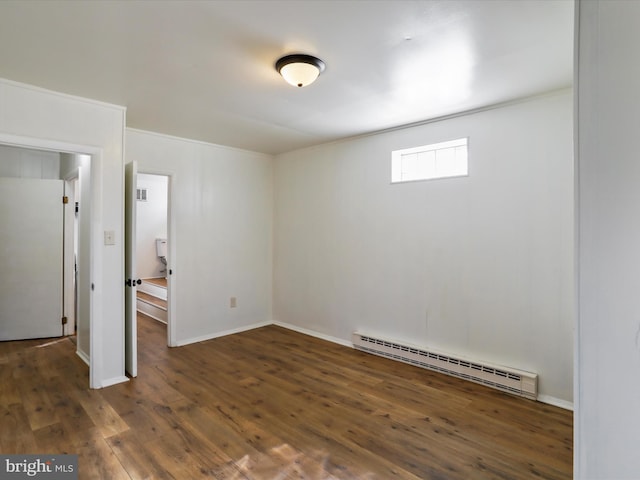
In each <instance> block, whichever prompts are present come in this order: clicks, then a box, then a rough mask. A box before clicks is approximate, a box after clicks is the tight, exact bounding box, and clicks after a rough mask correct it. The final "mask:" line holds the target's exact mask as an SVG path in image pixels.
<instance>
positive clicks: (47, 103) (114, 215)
mask: <svg viewBox="0 0 640 480" xmlns="http://www.w3.org/2000/svg"><path fill="white" fill-rule="evenodd" d="M124 123H125V110H124V108H122V107H116V106H113V105H107V104H103V103H98V102H94V101H91V100H87V99H82V98H78V97H72V96H69V95H63V94H58V93H55V92H50V91H47V90H42V89H39V88H35V87H31V86H28V85H23V84H19V83H15V82H12V81H9V80H3V79H0V143H12V144H14V145H21V146H27V147H29V146H41V145H47V146H49V147H51V148H50V149H51V150H54V151H63V150H65V149H66V148H67V147H71V148H72V150H71V151H77V152H79V153H87V152H89V153H91V152H95V153H94V155H93V156H92V160H91V162H92V169H91V170H92V177H93V178H94V180H95V181H92V185H91V191H92V199H93V200H94V201H93V202H92V212H91V213H92V216H91V222H92V225H93V227H94V229H96V230H99V231H101V230H112V231H114V232H115V234H116V239H117V242H116V245H115V246H104V245H103V243H102V235H101V234H97V235H95V237H93V238H92V247H93V265H94V267H95V268H94V271H93V278H92V279H91V282H92V283H93V284H94V285H95V290H94V291H93V293H92V297H91V302H92V311H93V320H92V321H93V323H92V326H91V336H92V348H91V356H92V357H91V363H92V369H91V384H92V385H93V386H94V387H101V386H106V385H109V384H112V383H115V382H119V381H125V380H126V377H125V376H124V340H123V339H124V286H123V285H124V269H123V263H124V262H123V258H124V250H123V246H122V243H123V242H122V238H123V131H124ZM67 151H68V150H67Z"/></svg>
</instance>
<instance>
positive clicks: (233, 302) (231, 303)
mask: <svg viewBox="0 0 640 480" xmlns="http://www.w3.org/2000/svg"><path fill="white" fill-rule="evenodd" d="M237 306H238V301H237V299H236V297H231V298H230V299H229V307H231V308H236V307H237Z"/></svg>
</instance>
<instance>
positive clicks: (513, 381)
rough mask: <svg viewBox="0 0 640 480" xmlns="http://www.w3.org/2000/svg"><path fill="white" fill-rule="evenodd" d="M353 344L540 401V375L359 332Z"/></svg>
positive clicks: (385, 355)
mask: <svg viewBox="0 0 640 480" xmlns="http://www.w3.org/2000/svg"><path fill="white" fill-rule="evenodd" d="M352 341H353V346H354V347H355V348H356V349H358V350H362V351H364V352H368V353H373V354H375V355H380V356H382V357H387V358H391V359H393V360H398V361H400V362H404V363H409V364H411V365H416V366H418V367H422V368H428V369H429V370H434V371H436V372H441V373H445V374H447V375H452V376H454V377H458V378H463V379H465V380H469V381H472V382H476V383H480V384H482V385H486V386H488V387H492V388H496V389H498V390H502V391H503V392H508V393H512V394H515V395H520V396H522V397H526V398H529V399H531V400H536V399H537V396H538V375H537V374H535V373H530V372H524V371H522V370H516V369H513V368H506V367H499V366H495V365H490V364H487V363H481V362H476V361H472V360H469V359H463V358H460V357H454V356H451V355H447V354H443V353H440V352H434V351H430V350H424V349H422V348H420V347H416V346H411V345H408V344H403V343H399V342H397V341H389V340H384V339H381V338H376V337H372V336H369V335H363V334H361V333H357V332H355V333H354V334H353V335H352Z"/></svg>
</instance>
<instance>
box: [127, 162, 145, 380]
mask: <svg viewBox="0 0 640 480" xmlns="http://www.w3.org/2000/svg"><path fill="white" fill-rule="evenodd" d="M137 174H138V165H137V163H136V162H131V163H128V164H127V165H125V176H124V178H125V180H124V191H125V195H124V205H125V207H124V274H125V277H126V279H125V294H124V303H125V371H126V372H127V373H128V374H129V375H130V376H132V377H136V376H137V375H138V332H137V320H136V287H137V286H138V285H139V284H140V283H141V282H140V280H139V279H138V278H137V274H136V185H137V179H136V177H137Z"/></svg>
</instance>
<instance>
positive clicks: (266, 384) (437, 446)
mask: <svg viewBox="0 0 640 480" xmlns="http://www.w3.org/2000/svg"><path fill="white" fill-rule="evenodd" d="M138 325H139V329H140V330H139V347H138V348H139V355H140V358H139V376H138V378H136V379H134V380H131V381H130V382H128V383H125V384H120V385H115V386H113V387H109V388H105V389H102V390H89V389H88V388H87V384H88V369H87V367H86V365H84V364H83V363H82V362H81V361H80V359H78V358H77V357H76V356H75V354H74V349H75V346H74V345H73V343H72V342H71V340H69V339H56V340H46V341H43V340H30V341H23V342H0V415H1V417H0V418H1V425H0V451H1V452H2V453H77V454H78V455H79V474H80V475H79V477H80V478H81V479H90V478H95V479H106V478H108V479H121V478H122V479H128V478H132V479H139V478H140V479H141V478H159V479H161V478H167V479H168V478H175V479H194V478H205V477H208V478H217V479H238V480H247V479H256V480H262V479H292V478H302V479H355V478H357V479H381V480H387V479H392V478H399V479H418V478H420V479H484V478H502V479H527V480H529V479H531V478H544V479H569V478H571V477H572V415H571V413H570V412H567V411H564V410H561V409H558V408H554V407H550V406H547V405H543V404H540V403H536V402H532V401H528V400H523V399H520V398H516V397H512V396H509V395H507V394H502V393H500V392H496V391H493V390H491V389H488V388H485V387H482V386H478V385H475V384H472V383H469V382H465V381H462V380H458V379H454V378H450V377H446V376H442V375H440V374H436V373H431V372H429V371H426V370H422V369H419V368H416V367H412V366H409V365H404V364H400V363H397V362H393V361H390V360H386V359H383V358H378V357H375V356H372V355H368V354H364V353H360V352H357V351H355V350H352V349H349V348H345V347H341V346H337V345H334V344H331V343H327V342H324V341H321V340H318V339H315V338H312V337H307V336H304V335H300V334H298V333H294V332H291V331H288V330H285V329H282V328H278V327H273V326H272V327H266V328H261V329H257V330H253V331H250V332H245V333H241V334H237V335H232V336H227V337H223V338H219V339H215V340H210V341H207V342H203V343H200V344H196V345H190V346H186V347H181V348H175V349H169V348H167V347H166V346H165V341H166V333H165V330H164V329H165V328H166V327H165V326H164V325H162V324H160V323H158V322H156V321H154V320H150V319H148V318H145V317H143V316H140V317H139V320H138Z"/></svg>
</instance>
